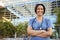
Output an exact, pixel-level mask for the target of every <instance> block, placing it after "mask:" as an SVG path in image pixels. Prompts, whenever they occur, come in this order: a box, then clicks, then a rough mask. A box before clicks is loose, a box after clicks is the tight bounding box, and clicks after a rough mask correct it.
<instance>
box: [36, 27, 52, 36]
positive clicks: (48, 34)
mask: <svg viewBox="0 0 60 40" xmlns="http://www.w3.org/2000/svg"><path fill="white" fill-rule="evenodd" d="M51 35H52V28H48V31H46V32H44V33H41V34H39V35H37V36H40V37H49V36H51Z"/></svg>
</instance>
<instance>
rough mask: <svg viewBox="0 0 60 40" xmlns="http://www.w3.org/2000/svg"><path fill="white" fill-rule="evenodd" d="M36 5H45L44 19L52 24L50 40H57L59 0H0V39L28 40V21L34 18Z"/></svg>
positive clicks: (59, 33)
mask: <svg viewBox="0 0 60 40" xmlns="http://www.w3.org/2000/svg"><path fill="white" fill-rule="evenodd" d="M36 4H44V5H45V7H46V12H45V14H44V17H46V18H48V19H50V20H51V22H52V23H53V34H52V36H51V39H54V40H55V39H57V40H58V39H59V38H60V18H59V17H60V0H0V25H1V26H0V38H23V39H24V40H29V38H30V37H28V35H27V32H26V28H27V24H28V21H29V20H30V19H31V18H34V17H35V16H36V15H35V12H34V8H35V5H36ZM25 38H27V39H25ZM8 40H9V39H8ZM11 40H13V39H11ZM21 40H22V39H21Z"/></svg>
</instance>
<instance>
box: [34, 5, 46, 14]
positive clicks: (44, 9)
mask: <svg viewBox="0 0 60 40" xmlns="http://www.w3.org/2000/svg"><path fill="white" fill-rule="evenodd" d="M39 5H41V6H43V9H44V13H43V14H45V6H44V5H43V4H36V6H35V13H36V10H37V7H38V6H39Z"/></svg>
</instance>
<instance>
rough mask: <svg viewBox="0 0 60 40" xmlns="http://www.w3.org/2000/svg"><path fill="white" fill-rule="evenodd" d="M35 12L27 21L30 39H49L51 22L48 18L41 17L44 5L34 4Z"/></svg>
mask: <svg viewBox="0 0 60 40" xmlns="http://www.w3.org/2000/svg"><path fill="white" fill-rule="evenodd" d="M35 13H36V15H37V16H36V17H35V18H33V19H31V20H30V21H29V23H28V28H27V32H28V34H29V35H31V40H49V37H50V36H51V35H52V23H51V21H50V20H49V19H47V18H44V17H43V15H44V13H45V6H44V5H43V4H36V6H35Z"/></svg>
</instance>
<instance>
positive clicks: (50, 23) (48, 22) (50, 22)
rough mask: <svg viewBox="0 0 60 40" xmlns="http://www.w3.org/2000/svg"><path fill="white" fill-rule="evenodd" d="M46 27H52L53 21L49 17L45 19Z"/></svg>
mask: <svg viewBox="0 0 60 40" xmlns="http://www.w3.org/2000/svg"><path fill="white" fill-rule="evenodd" d="M47 24H48V26H47V27H48V28H53V23H52V21H51V20H50V19H48V20H47Z"/></svg>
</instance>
